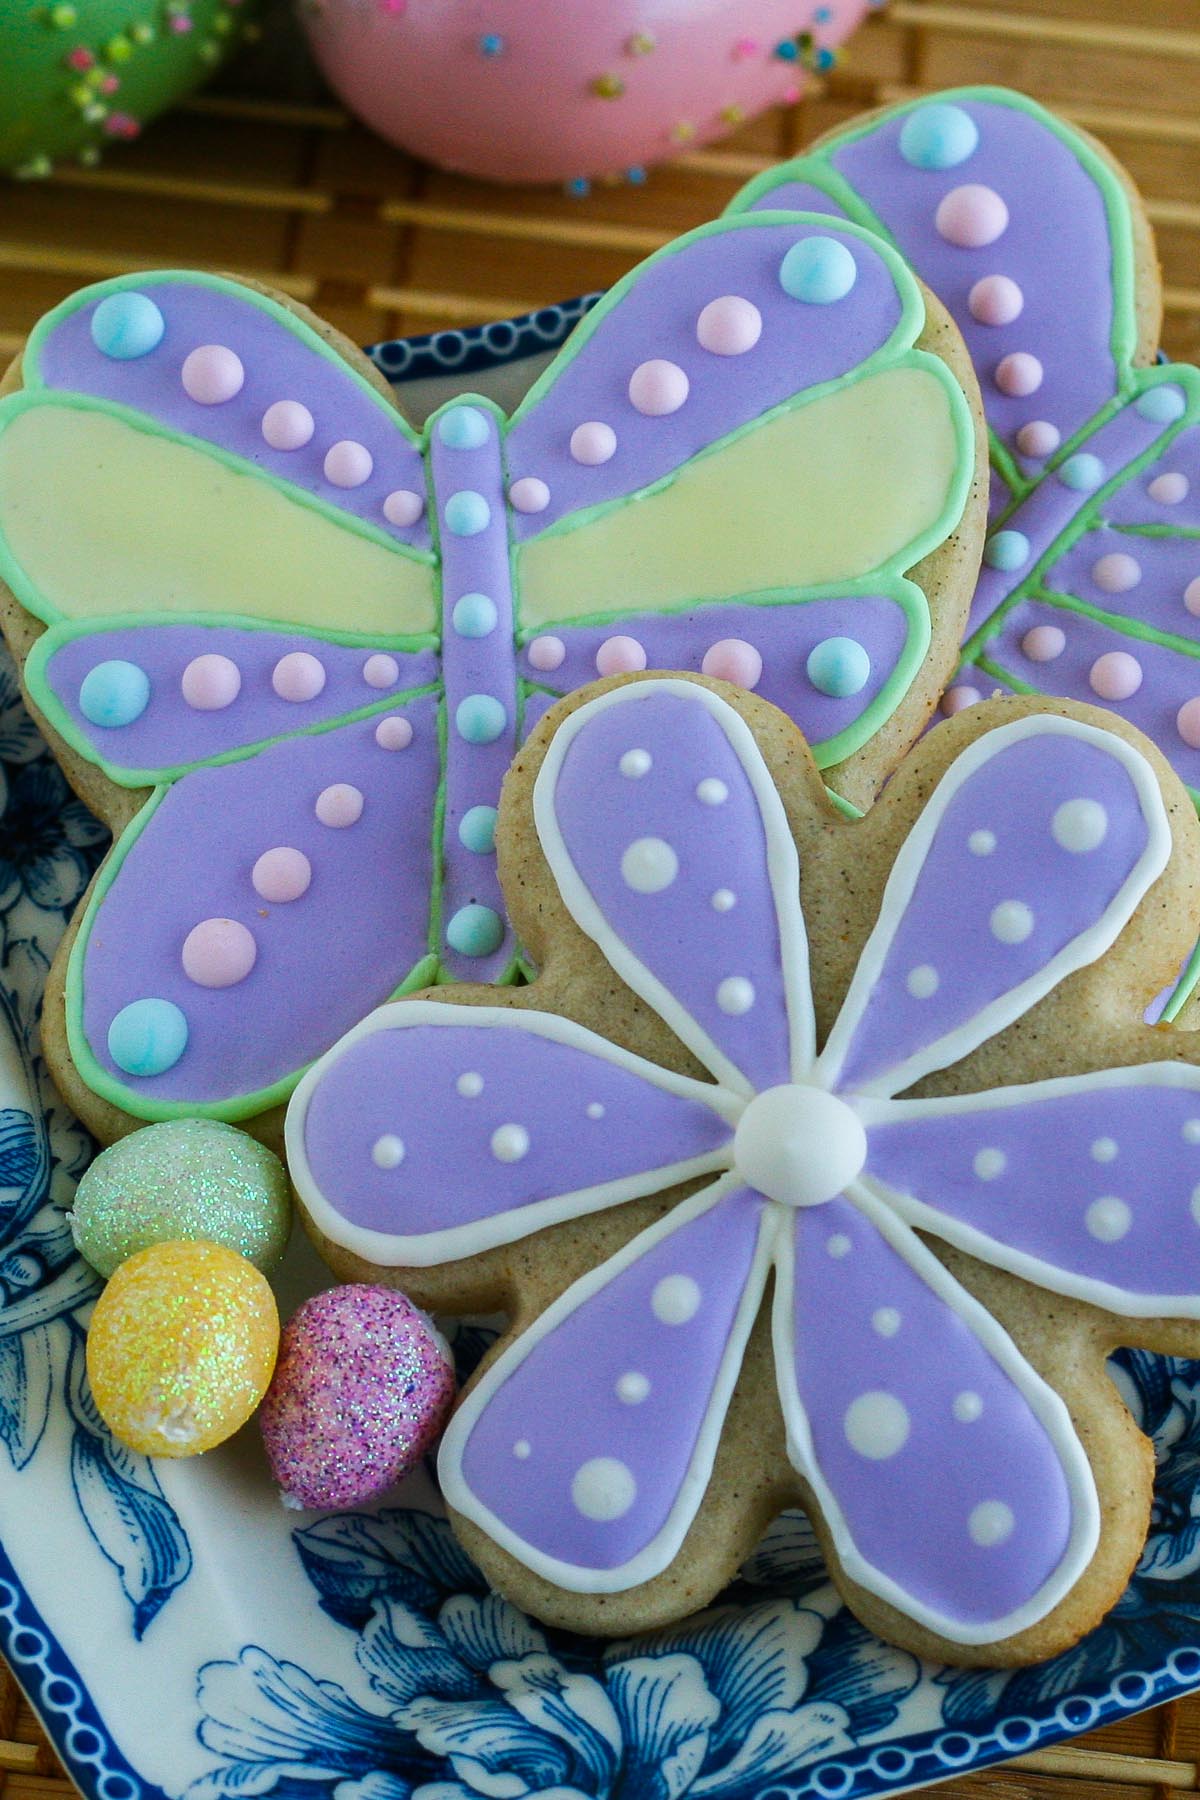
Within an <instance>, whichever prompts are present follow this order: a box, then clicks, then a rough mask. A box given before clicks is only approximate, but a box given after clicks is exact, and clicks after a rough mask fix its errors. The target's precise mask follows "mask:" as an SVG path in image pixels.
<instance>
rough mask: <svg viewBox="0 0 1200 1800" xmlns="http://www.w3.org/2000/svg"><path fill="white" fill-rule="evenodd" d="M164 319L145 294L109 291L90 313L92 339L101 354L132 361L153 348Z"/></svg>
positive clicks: (164, 321)
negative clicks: (112, 292) (110, 292)
mask: <svg viewBox="0 0 1200 1800" xmlns="http://www.w3.org/2000/svg"><path fill="white" fill-rule="evenodd" d="M166 328H167V325H166V320H165V319H164V318H163V316H162V314H161V313H160V312H159V310H158V308H157V306H155V304H154V302H153V300H151V298H150V296H149V295H148V294H135V293H130V292H127V293H121V294H109V295H108V297H107V298H106V299H104V300H102V301H101V302H100V304H99V306H98V307H97V308H96V310H95V312H94V313H93V314H92V342H93V344H95V346H96V348H97V350H99V351H100V353H101V355H102V356H111V357H113V358H114V359H115V360H116V361H117V362H132V361H133V359H134V358H135V357H138V356H148V355H149V354H150V352H151V350H157V348H158V346H159V344H160V343H161V342H162V335H163V332H164V331H165V330H166Z"/></svg>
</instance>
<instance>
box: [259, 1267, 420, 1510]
mask: <svg viewBox="0 0 1200 1800" xmlns="http://www.w3.org/2000/svg"><path fill="white" fill-rule="evenodd" d="M454 1385H455V1384H454V1371H453V1368H452V1366H451V1363H450V1358H449V1353H448V1351H447V1349H446V1346H445V1344H444V1343H443V1342H442V1339H441V1337H440V1336H439V1335H438V1333H437V1332H436V1331H435V1329H434V1327H433V1326H432V1325H431V1324H430V1322H429V1320H428V1319H427V1318H426V1317H425V1315H424V1313H422V1312H419V1311H418V1310H417V1308H416V1307H415V1306H414V1305H413V1304H412V1302H411V1301H410V1300H408V1299H406V1298H405V1296H404V1295H403V1294H400V1293H397V1292H396V1290H395V1289H394V1288H386V1287H368V1286H365V1285H364V1286H359V1285H357V1284H355V1285H352V1286H348V1287H335V1288H329V1289H328V1290H327V1291H326V1292H325V1293H323V1294H315V1295H314V1296H313V1297H312V1299H311V1300H306V1301H305V1302H304V1304H303V1305H302V1306H301V1307H300V1308H299V1310H298V1311H297V1312H296V1313H295V1314H294V1315H293V1317H292V1318H291V1319H290V1320H289V1322H288V1324H287V1325H285V1326H284V1329H283V1335H282V1337H281V1338H280V1342H279V1360H278V1361H277V1363H276V1365H275V1374H274V1378H273V1380H272V1382H271V1386H270V1388H269V1390H268V1392H267V1396H266V1399H265V1400H264V1401H263V1403H262V1406H261V1408H260V1409H259V1415H258V1417H259V1423H260V1424H261V1426H262V1434H263V1443H264V1444H265V1446H266V1451H267V1457H268V1460H269V1461H270V1464H271V1469H272V1472H273V1474H274V1476H275V1479H276V1481H277V1482H278V1483H279V1486H280V1488H281V1490H282V1492H283V1499H284V1501H285V1503H286V1504H288V1505H290V1506H297V1507H308V1508H316V1507H335V1506H357V1505H359V1504H360V1503H361V1502H363V1501H366V1500H370V1499H373V1498H374V1496H375V1495H377V1494H382V1493H383V1492H384V1490H385V1489H386V1488H389V1487H391V1486H392V1485H393V1484H394V1483H395V1482H397V1481H401V1480H402V1479H403V1478H404V1476H405V1475H407V1474H409V1473H410V1471H411V1470H413V1469H414V1468H416V1466H417V1465H418V1463H419V1462H420V1461H421V1458H422V1457H423V1456H424V1455H425V1454H426V1453H427V1452H428V1451H429V1450H431V1449H432V1448H433V1446H434V1444H435V1443H436V1442H437V1439H438V1437H439V1435H440V1433H441V1431H442V1428H443V1426H444V1425H445V1423H446V1420H447V1418H448V1417H449V1413H450V1408H451V1406H452V1404H453V1402H454Z"/></svg>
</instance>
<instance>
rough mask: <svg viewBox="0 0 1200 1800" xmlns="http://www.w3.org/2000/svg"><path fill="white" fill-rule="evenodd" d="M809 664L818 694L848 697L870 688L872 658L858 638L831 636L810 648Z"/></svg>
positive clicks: (810, 674)
mask: <svg viewBox="0 0 1200 1800" xmlns="http://www.w3.org/2000/svg"><path fill="white" fill-rule="evenodd" d="M805 667H806V668H807V670H808V679H809V680H810V681H811V682H812V684H813V686H814V687H815V688H816V690H817V692H818V693H820V694H828V695H829V697H830V698H831V699H833V700H845V699H846V698H847V697H848V696H849V695H851V694H861V693H862V690H863V689H864V688H865V687H866V685H867V678H868V676H869V675H870V673H871V659H870V657H869V656H868V655H867V653H866V651H865V650H864V649H863V647H862V645H861V644H860V643H859V642H858V640H857V639H856V638H848V637H831V638H824V639H822V641H821V642H820V643H819V644H817V645H815V646H814V647H813V649H812V650H810V651H809V655H808V662H807V663H806V664H805Z"/></svg>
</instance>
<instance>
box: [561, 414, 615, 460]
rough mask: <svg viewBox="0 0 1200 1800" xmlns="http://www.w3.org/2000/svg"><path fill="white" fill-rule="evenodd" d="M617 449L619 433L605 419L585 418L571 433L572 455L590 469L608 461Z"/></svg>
mask: <svg viewBox="0 0 1200 1800" xmlns="http://www.w3.org/2000/svg"><path fill="white" fill-rule="evenodd" d="M616 451H617V434H616V432H615V431H614V430H613V428H612V426H611V425H606V424H605V423H604V421H603V419H585V420H584V422H583V424H582V425H577V426H576V427H575V429H574V431H573V432H572V433H571V455H572V456H573V457H574V458H575V461H576V462H577V463H583V464H584V465H585V466H586V467H587V468H589V469H594V468H596V467H597V466H598V465H599V464H600V463H606V462H608V461H609V459H610V458H611V457H613V456H615V455H616Z"/></svg>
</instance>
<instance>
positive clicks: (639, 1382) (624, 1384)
mask: <svg viewBox="0 0 1200 1800" xmlns="http://www.w3.org/2000/svg"><path fill="white" fill-rule="evenodd" d="M649 1392H650V1383H649V1381H648V1380H647V1379H646V1377H645V1376H644V1375H639V1374H638V1372H637V1370H636V1369H630V1370H629V1372H628V1373H627V1374H625V1375H622V1376H620V1377H619V1379H618V1381H617V1387H616V1394H617V1399H618V1400H623V1401H624V1402H625V1405H626V1406H640V1405H641V1404H642V1401H643V1400H644V1399H645V1398H646V1396H647V1394H648V1393H649Z"/></svg>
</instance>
